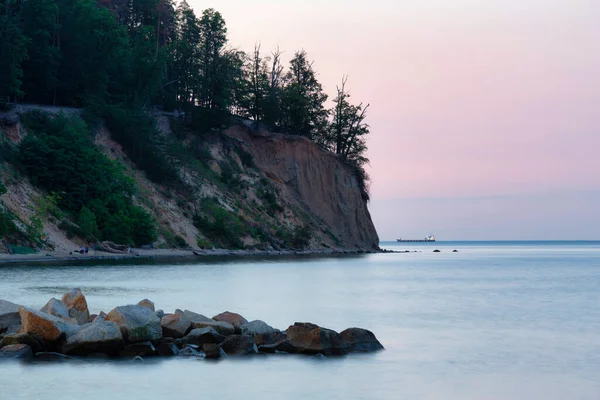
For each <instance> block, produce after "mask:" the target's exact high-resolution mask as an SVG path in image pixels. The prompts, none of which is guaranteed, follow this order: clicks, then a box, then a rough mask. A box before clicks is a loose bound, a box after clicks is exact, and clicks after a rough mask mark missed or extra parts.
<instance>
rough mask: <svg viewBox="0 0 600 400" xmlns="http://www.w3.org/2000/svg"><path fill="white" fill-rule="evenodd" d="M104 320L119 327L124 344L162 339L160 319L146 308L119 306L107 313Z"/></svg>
mask: <svg viewBox="0 0 600 400" xmlns="http://www.w3.org/2000/svg"><path fill="white" fill-rule="evenodd" d="M104 320H105V321H112V322H115V323H116V324H117V325H119V328H121V334H122V335H123V339H124V340H125V342H129V343H135V342H146V341H154V340H159V339H160V338H161V337H162V327H161V326H160V319H159V318H158V317H157V316H156V314H155V313H154V311H152V310H151V309H149V308H147V307H142V306H139V305H128V306H119V307H116V308H114V309H113V310H112V311H111V312H109V313H108V315H107V316H106V318H105V319H104Z"/></svg>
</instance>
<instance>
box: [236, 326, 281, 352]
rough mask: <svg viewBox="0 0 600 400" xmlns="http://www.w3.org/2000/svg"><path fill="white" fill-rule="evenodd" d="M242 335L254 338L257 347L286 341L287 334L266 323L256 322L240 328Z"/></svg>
mask: <svg viewBox="0 0 600 400" xmlns="http://www.w3.org/2000/svg"><path fill="white" fill-rule="evenodd" d="M240 330H241V332H242V335H246V336H252V337H253V338H254V343H256V345H257V346H262V345H266V344H274V343H278V342H280V341H282V340H285V338H286V336H285V334H283V333H281V331H280V330H279V329H275V328H273V327H272V326H270V325H268V324H267V323H266V322H264V321H260V320H256V321H252V322H249V323H247V324H244V325H242V326H241V327H240Z"/></svg>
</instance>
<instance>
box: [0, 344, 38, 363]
mask: <svg viewBox="0 0 600 400" xmlns="http://www.w3.org/2000/svg"><path fill="white" fill-rule="evenodd" d="M31 357H33V351H32V350H31V347H29V346H28V345H26V344H11V345H8V346H4V347H2V348H1V349H0V360H2V359H11V360H17V359H20V360H23V359H28V358H31Z"/></svg>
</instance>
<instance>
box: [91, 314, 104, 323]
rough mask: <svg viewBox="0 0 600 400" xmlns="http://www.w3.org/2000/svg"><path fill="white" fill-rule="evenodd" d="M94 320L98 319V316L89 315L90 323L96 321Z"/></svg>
mask: <svg viewBox="0 0 600 400" xmlns="http://www.w3.org/2000/svg"><path fill="white" fill-rule="evenodd" d="M96 318H98V314H92V315H90V320H91V321H92V322H94V321H96ZM102 320H104V318H102Z"/></svg>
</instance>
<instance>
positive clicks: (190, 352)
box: [177, 346, 198, 357]
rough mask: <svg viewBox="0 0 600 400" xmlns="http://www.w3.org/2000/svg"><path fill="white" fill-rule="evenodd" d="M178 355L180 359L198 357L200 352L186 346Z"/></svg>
mask: <svg viewBox="0 0 600 400" xmlns="http://www.w3.org/2000/svg"><path fill="white" fill-rule="evenodd" d="M177 355H178V356H179V357H198V350H196V349H193V348H191V347H189V346H186V347H184V348H183V349H181V351H180V352H179V354H177Z"/></svg>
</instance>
